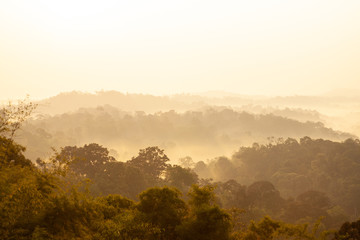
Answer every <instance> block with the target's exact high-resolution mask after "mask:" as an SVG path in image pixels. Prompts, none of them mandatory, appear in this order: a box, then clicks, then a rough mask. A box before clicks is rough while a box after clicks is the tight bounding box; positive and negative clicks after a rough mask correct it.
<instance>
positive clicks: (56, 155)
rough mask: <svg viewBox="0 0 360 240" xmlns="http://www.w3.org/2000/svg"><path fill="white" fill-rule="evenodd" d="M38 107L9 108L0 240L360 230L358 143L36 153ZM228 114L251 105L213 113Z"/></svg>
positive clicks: (275, 141)
mask: <svg viewBox="0 0 360 240" xmlns="http://www.w3.org/2000/svg"><path fill="white" fill-rule="evenodd" d="M35 107H36V106H35V105H34V104H32V103H27V102H24V101H23V102H20V103H19V104H18V105H11V104H9V105H7V106H4V107H3V108H2V109H1V115H0V120H1V121H0V134H1V136H0V182H1V184H0V187H1V191H0V209H1V210H0V223H1V226H0V238H1V239H179V240H180V239H214V240H215V239H224V240H226V239H233V240H236V239H359V230H360V220H358V219H359V213H358V209H359V208H360V205H359V203H360V195H359V193H360V176H359V174H358V173H359V172H360V162H359V159H360V141H359V140H354V139H351V138H349V139H346V140H344V141H341V142H335V141H330V140H323V139H312V138H310V137H302V138H300V140H295V139H293V138H287V139H282V138H272V139H270V142H268V143H267V144H259V143H254V144H253V145H252V146H248V147H241V148H240V149H238V150H237V151H235V152H234V154H233V155H232V157H230V158H228V157H225V156H221V157H217V158H214V159H212V160H209V161H206V162H204V161H198V162H195V161H194V160H193V159H192V158H191V157H189V156H187V157H183V158H181V159H180V160H179V163H178V164H175V163H174V162H175V161H172V160H171V159H170V158H169V157H168V156H167V154H166V152H165V150H164V149H162V148H160V147H159V146H150V147H145V148H142V149H140V150H139V151H138V153H137V154H136V155H134V156H133V157H131V158H129V159H127V160H126V161H118V160H119V159H116V157H114V156H112V154H111V153H110V152H111V151H110V150H109V149H107V148H106V147H105V146H103V145H100V144H98V143H87V144H84V145H68V146H63V147H62V148H60V150H58V151H57V150H55V149H54V151H53V153H52V155H51V156H50V157H49V158H37V159H36V161H31V160H29V159H28V158H27V157H26V156H25V155H24V153H25V152H26V151H25V147H23V146H22V145H20V144H18V143H17V142H16V140H14V139H16V138H15V137H16V134H17V133H18V132H19V129H20V127H21V125H22V124H23V123H24V121H25V120H26V119H27V118H28V117H29V116H30V115H31V113H32V112H33V110H34V109H35ZM224 112H225V115H226V116H228V115H230V116H232V115H235V116H236V117H237V118H240V119H241V116H242V114H245V113H236V112H234V111H231V110H223V111H220V112H217V111H213V110H211V111H210V113H206V114H213V115H211V116H212V118H208V119H212V120H213V123H214V122H215V123H216V122H223V123H224V121H225V120H226V118H220V119H219V118H216V117H218V116H222V115H221V113H224ZM219 113H220V115H217V114H219ZM165 114H166V113H165ZM167 114H169V113H167ZM171 114H173V116H175V117H174V118H175V119H176V118H180V120H179V121H180V122H181V121H182V120H184V118H186V116H187V114H188V115H190V116H191V117H193V116H192V115H191V114H193V113H185V114H184V115H179V114H176V113H174V112H173V113H171ZM199 115H200V117H201V116H203V113H201V114H199V113H197V116H198V117H199ZM125 116H126V115H125ZM142 116H143V115H142ZM151 116H152V117H154V116H156V115H151ZM159 116H161V117H163V116H162V115H161V114H159ZM62 117H63V116H61V118H60V119H62ZM143 117H145V118H148V116H143ZM191 117H190V119H191ZM205 119H206V118H205ZM259 119H260V120H259ZM230 120H231V119H230ZM258 120H259V121H261V117H259V118H258ZM57 121H59V122H60V121H61V120H57ZM68 122H69V121H68ZM68 122H67V121H64V124H65V125H66V123H68ZM94 122H95V121H94ZM230 122H231V121H229V122H228V124H225V125H226V126H228V127H229V128H230V129H231V128H232V127H234V126H232V125H231V124H230ZM42 124H43V125H45V122H42ZM49 124H51V122H50V123H49ZM243 124H245V123H243ZM54 125H55V124H54ZM144 125H146V124H145V123H144ZM194 131H195V129H194ZM89 132H90V131H89ZM116 133H118V132H115V134H116ZM168 134H169V133H168Z"/></svg>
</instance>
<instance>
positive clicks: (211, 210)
mask: <svg viewBox="0 0 360 240" xmlns="http://www.w3.org/2000/svg"><path fill="white" fill-rule="evenodd" d="M213 191H214V187H212V186H205V187H199V186H197V185H193V186H192V188H191V190H190V192H189V197H190V200H189V205H190V214H189V216H188V218H187V219H186V220H185V221H184V222H183V224H182V225H181V226H179V228H178V233H179V235H180V236H181V239H184V240H191V239H196V240H218V239H222V240H227V239H230V231H231V219H230V215H229V214H228V213H226V212H225V211H224V210H222V209H220V208H219V206H217V205H216V204H215V195H214V192H213Z"/></svg>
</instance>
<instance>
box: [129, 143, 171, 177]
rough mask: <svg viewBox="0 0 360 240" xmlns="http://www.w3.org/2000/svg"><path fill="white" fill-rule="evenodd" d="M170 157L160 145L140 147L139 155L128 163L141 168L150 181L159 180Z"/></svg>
mask: <svg viewBox="0 0 360 240" xmlns="http://www.w3.org/2000/svg"><path fill="white" fill-rule="evenodd" d="M168 161H169V158H168V157H167V156H166V154H165V153H164V150H161V149H160V148H159V147H147V148H145V149H140V151H139V155H138V156H137V157H133V158H132V159H131V160H130V161H128V163H129V164H130V165H132V166H135V167H137V168H139V169H141V170H142V171H143V172H144V174H146V176H147V177H148V178H149V181H150V182H157V181H158V180H159V179H160V177H161V175H162V174H163V172H164V170H165V169H166V167H167V162H168Z"/></svg>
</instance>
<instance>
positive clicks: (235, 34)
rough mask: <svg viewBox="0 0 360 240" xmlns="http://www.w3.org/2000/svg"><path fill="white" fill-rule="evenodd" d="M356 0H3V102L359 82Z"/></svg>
mask: <svg viewBox="0 0 360 240" xmlns="http://www.w3.org/2000/svg"><path fill="white" fill-rule="evenodd" d="M359 13H360V1H359V0H346V1H343V0H338V1H334V0H302V1H289V0H271V1H270V0H254V1H243V0H237V1H211V0H207V1H198V0H191V1H187V0H183V1H160V0H154V1H149V0H147V1H139V0H134V1H120V0H116V1H112V0H108V1H104V0H103V1H97V0H87V1H80V0H72V1H67V0H61V1H57V0H54V1H48V0H44V1H39V0H32V1H28V0H2V1H0V99H15V98H23V97H24V96H25V95H26V94H29V95H30V97H31V98H34V99H40V98H45V97H49V96H53V95H56V94H58V93H60V92H65V91H73V90H76V91H84V92H96V91H101V90H116V91H120V92H129V93H144V94H154V95H164V94H165V95H167V94H176V93H196V92H205V91H215V90H216V91H227V92H233V93H239V94H247V95H251V94H255V95H315V94H322V93H325V92H328V91H331V90H333V89H337V88H342V89H344V88H345V89H359V88H360V66H359V65H360V14H359Z"/></svg>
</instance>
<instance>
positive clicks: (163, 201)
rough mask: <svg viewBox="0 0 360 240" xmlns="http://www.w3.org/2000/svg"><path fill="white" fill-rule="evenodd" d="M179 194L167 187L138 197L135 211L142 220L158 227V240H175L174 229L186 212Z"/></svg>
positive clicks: (149, 190)
mask: <svg viewBox="0 0 360 240" xmlns="http://www.w3.org/2000/svg"><path fill="white" fill-rule="evenodd" d="M180 195H181V193H180V192H179V191H178V190H176V189H171V188H168V187H164V188H150V189H148V190H146V191H145V192H143V193H141V194H140V195H139V199H140V202H139V204H138V206H137V209H138V210H139V211H140V212H141V213H142V216H143V220H144V221H145V222H148V223H150V224H153V225H155V226H157V227H159V228H160V229H161V231H162V234H161V237H160V239H177V234H176V231H175V229H176V227H177V226H179V225H180V224H181V222H182V220H183V218H184V216H185V214H186V212H187V209H186V204H185V202H184V201H183V200H181V199H180Z"/></svg>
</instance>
